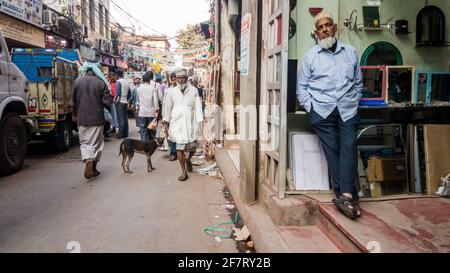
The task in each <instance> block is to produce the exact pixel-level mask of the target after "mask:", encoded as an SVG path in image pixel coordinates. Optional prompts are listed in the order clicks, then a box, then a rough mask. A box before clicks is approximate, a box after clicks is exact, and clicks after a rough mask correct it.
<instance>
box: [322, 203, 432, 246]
mask: <svg viewBox="0 0 450 273" xmlns="http://www.w3.org/2000/svg"><path fill="white" fill-rule="evenodd" d="M316 225H317V226H318V228H319V229H320V230H321V231H322V232H323V233H324V234H325V235H326V236H328V238H330V240H331V241H332V242H333V243H334V244H335V245H336V246H337V247H338V248H339V249H341V250H342V251H343V252H345V253H355V252H356V253H357V252H381V253H403V252H407V253H409V252H411V253H416V252H426V250H425V249H423V248H421V247H419V246H418V245H417V244H415V242H414V241H412V240H411V238H409V237H408V236H406V235H405V234H403V233H402V232H400V231H399V230H397V229H396V228H395V227H394V226H392V225H390V224H389V223H387V222H385V221H383V220H382V219H380V218H379V217H377V216H376V215H374V214H372V213H370V212H369V211H367V210H364V209H362V217H361V218H359V219H358V220H356V221H353V220H350V219H348V218H347V217H345V216H344V215H342V214H341V213H340V212H339V211H338V210H337V209H336V208H335V207H334V205H332V204H319V212H318V215H317V222H316Z"/></svg>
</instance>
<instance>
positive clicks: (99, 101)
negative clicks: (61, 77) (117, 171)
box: [72, 70, 111, 179]
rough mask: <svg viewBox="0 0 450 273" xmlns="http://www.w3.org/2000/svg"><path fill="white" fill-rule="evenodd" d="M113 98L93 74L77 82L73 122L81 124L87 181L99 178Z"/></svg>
mask: <svg viewBox="0 0 450 273" xmlns="http://www.w3.org/2000/svg"><path fill="white" fill-rule="evenodd" d="M110 102H111V95H110V93H109V90H108V87H107V85H106V83H105V82H104V81H103V80H101V79H99V78H98V77H97V76H96V75H95V73H94V72H93V71H92V70H88V71H87V72H86V74H85V75H84V76H81V77H79V78H78V79H77V80H76V81H75V85H74V91H73V94H72V103H73V118H74V120H75V121H76V122H77V123H78V133H79V138H80V149H81V157H82V159H83V162H84V163H85V164H86V168H85V171H84V177H85V178H86V179H90V178H92V177H96V176H98V175H100V172H99V171H98V170H97V163H98V162H99V161H100V158H101V155H102V151H103V147H104V136H103V129H104V127H103V126H104V110H103V108H104V107H109V104H110Z"/></svg>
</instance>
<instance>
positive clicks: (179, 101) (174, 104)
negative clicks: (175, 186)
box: [162, 69, 203, 181]
mask: <svg viewBox="0 0 450 273" xmlns="http://www.w3.org/2000/svg"><path fill="white" fill-rule="evenodd" d="M176 77H177V86H176V87H174V88H171V89H169V90H168V91H167V92H168V93H167V95H166V96H167V97H166V98H165V103H164V104H165V105H164V109H163V121H162V122H163V124H164V125H165V126H166V127H168V132H169V140H170V141H172V142H175V143H176V147H177V157H178V160H179V161H180V165H181V171H182V173H181V176H180V177H179V178H178V180H179V181H185V180H187V179H188V174H187V172H192V171H193V169H192V162H191V159H192V156H193V155H194V153H195V151H196V149H197V142H198V140H200V137H201V123H202V122H203V112H202V103H201V101H200V97H199V95H198V91H197V88H195V87H194V86H192V85H190V84H187V80H188V74H187V71H186V70H185V69H182V70H180V71H178V72H177V73H176ZM185 152H188V153H189V157H188V158H187V160H186V155H185Z"/></svg>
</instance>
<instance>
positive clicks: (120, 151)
mask: <svg viewBox="0 0 450 273" xmlns="http://www.w3.org/2000/svg"><path fill="white" fill-rule="evenodd" d="M123 146H124V144H123V142H122V143H120V150H119V157H120V156H121V155H122V154H123Z"/></svg>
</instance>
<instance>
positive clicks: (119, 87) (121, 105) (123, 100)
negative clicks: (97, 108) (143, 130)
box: [115, 70, 131, 138]
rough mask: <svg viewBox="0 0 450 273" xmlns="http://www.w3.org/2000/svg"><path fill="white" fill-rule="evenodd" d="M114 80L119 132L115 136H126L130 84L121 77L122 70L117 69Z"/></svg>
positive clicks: (127, 131) (127, 130)
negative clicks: (115, 79)
mask: <svg viewBox="0 0 450 273" xmlns="http://www.w3.org/2000/svg"><path fill="white" fill-rule="evenodd" d="M117 78H118V80H117V81H116V98H115V103H116V111H117V120H118V121H119V132H118V133H117V135H116V138H127V137H128V133H129V128H128V115H127V110H128V100H129V99H130V97H131V85H130V82H129V81H128V80H126V79H124V78H123V71H122V70H119V71H117Z"/></svg>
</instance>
